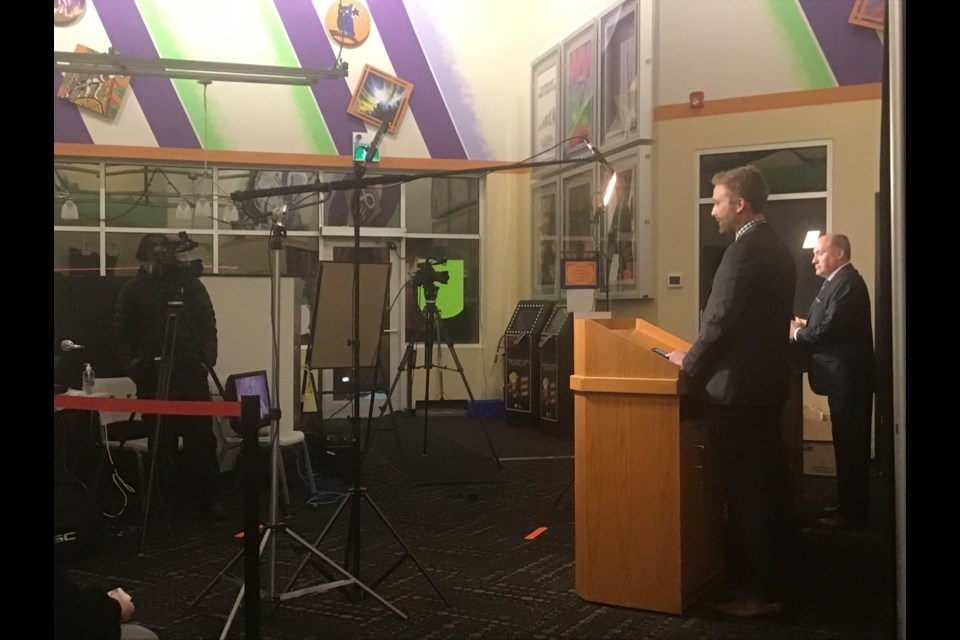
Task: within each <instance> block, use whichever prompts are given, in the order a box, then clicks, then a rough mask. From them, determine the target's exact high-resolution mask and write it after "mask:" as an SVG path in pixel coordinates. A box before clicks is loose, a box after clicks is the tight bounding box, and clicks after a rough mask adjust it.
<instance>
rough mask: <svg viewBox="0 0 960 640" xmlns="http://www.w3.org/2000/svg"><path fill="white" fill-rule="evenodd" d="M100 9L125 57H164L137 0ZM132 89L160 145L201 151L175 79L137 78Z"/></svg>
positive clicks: (120, 0)
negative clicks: (174, 85) (154, 40)
mask: <svg viewBox="0 0 960 640" xmlns="http://www.w3.org/2000/svg"><path fill="white" fill-rule="evenodd" d="M99 9H100V10H99V14H100V21H101V22H102V23H103V28H104V29H105V30H106V32H107V37H108V38H109V39H110V43H111V44H112V45H113V46H114V47H116V48H117V50H118V52H119V53H120V54H121V55H125V56H142V57H144V58H159V57H160V55H159V54H158V53H157V49H156V47H154V46H153V39H152V38H151V37H150V32H149V31H148V30H147V25H146V24H144V22H143V18H142V17H141V16H140V11H139V10H138V9H137V5H136V2H134V0H114V1H113V2H111V3H110V4H109V5H106V6H103V7H102V8H99ZM130 86H131V87H132V88H133V90H134V92H135V93H136V94H137V101H138V102H139V103H140V108H141V109H143V115H144V116H146V118H147V123H148V124H149V125H150V128H151V129H152V130H153V135H154V137H155V138H156V139H157V144H159V145H160V146H161V147H177V148H182V149H199V148H200V141H199V140H198V138H197V134H196V132H195V131H194V130H193V125H192V124H190V118H188V117H187V112H186V111H185V110H184V108H183V104H182V103H181V102H180V97H179V96H178V95H177V91H176V89H174V88H173V81H172V80H169V79H168V78H154V77H145V76H144V77H137V76H134V77H133V78H131V79H130Z"/></svg>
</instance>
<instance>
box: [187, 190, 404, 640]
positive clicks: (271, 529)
mask: <svg viewBox="0 0 960 640" xmlns="http://www.w3.org/2000/svg"><path fill="white" fill-rule="evenodd" d="M282 213H283V210H282V209H281V211H280V215H279V216H277V219H276V220H275V222H274V225H273V228H272V229H271V234H270V251H271V273H270V275H271V280H270V298H271V300H270V308H271V319H272V326H273V329H274V331H277V332H279V330H280V252H281V250H282V249H283V238H285V237H286V229H285V228H284V227H283V224H282V223H281V220H282ZM272 344H273V354H272V356H273V385H272V386H271V388H270V392H271V393H270V405H271V409H270V420H271V423H270V424H271V432H270V440H271V443H270V515H269V520H268V522H267V523H266V524H265V525H264V527H263V528H262V529H261V537H260V546H259V554H260V555H262V554H263V551H264V549H265V548H266V547H267V544H268V543H269V545H270V551H269V554H268V585H269V587H268V592H267V594H266V595H268V597H269V598H270V599H271V600H273V601H278V600H288V599H291V598H295V597H298V596H301V595H307V594H308V593H316V592H324V591H328V590H330V589H334V588H338V587H343V586H348V585H351V584H352V585H355V586H356V587H359V588H360V589H363V590H364V591H365V592H367V593H369V594H370V595H372V596H373V597H375V598H376V599H377V600H379V601H380V602H381V603H382V604H383V605H384V606H386V607H387V608H388V609H390V610H391V611H393V612H394V613H395V614H397V615H398V616H400V617H401V618H403V619H406V616H405V615H404V614H403V613H402V612H401V611H400V610H399V609H397V608H396V607H394V606H393V605H392V604H390V603H389V602H387V601H386V600H384V599H383V598H382V597H380V596H379V595H377V593H375V592H374V591H373V589H371V588H370V587H368V586H367V585H365V584H364V583H363V582H361V581H360V580H359V579H358V578H357V577H355V576H354V575H353V574H351V573H350V572H348V571H346V570H345V569H343V568H342V567H340V566H339V565H338V564H337V563H336V562H334V561H333V560H331V559H330V558H328V557H327V556H326V555H324V554H323V553H322V552H321V551H319V550H318V549H317V548H316V545H311V544H310V543H309V542H307V541H306V540H305V539H304V538H302V537H301V536H300V535H298V534H297V533H296V532H295V531H293V530H292V529H291V528H290V527H288V526H287V525H286V524H285V523H283V522H280V521H279V520H278V516H277V508H278V496H277V491H278V485H279V483H278V472H279V459H280V444H279V433H280V424H279V421H280V409H279V408H278V407H279V402H280V400H279V398H280V392H279V381H280V355H279V353H278V352H277V344H278V340H276V339H275V340H273V343H272ZM248 498H249V496H248ZM254 508H255V507H254ZM277 533H283V534H286V535H287V536H288V537H290V538H291V539H292V540H293V541H294V542H295V543H297V544H298V545H300V546H301V547H303V548H304V549H306V550H307V551H308V554H307V557H310V556H311V554H312V555H313V556H316V557H317V558H319V559H320V560H322V561H323V562H324V563H325V564H326V565H328V566H330V567H332V568H333V569H334V570H335V571H336V572H337V573H339V574H340V576H342V578H341V579H340V580H335V581H331V582H328V583H325V584H321V585H316V586H314V587H311V588H309V589H301V590H300V591H298V592H296V593H289V592H284V593H283V594H281V595H279V596H277V595H276V542H277V541H276V534H277ZM243 555H244V551H240V552H239V553H238V554H236V555H235V556H234V557H233V558H232V559H231V560H230V561H229V562H228V563H227V565H226V566H225V567H224V568H223V569H222V570H221V571H220V573H218V574H217V576H216V577H215V578H214V579H213V580H212V581H211V582H210V583H209V584H208V585H207V586H206V587H205V588H204V589H203V591H201V592H200V594H199V595H198V596H197V597H196V598H195V599H194V600H193V602H191V603H190V606H191V607H193V606H195V605H196V604H197V603H198V602H200V600H201V599H203V598H204V597H205V596H206V595H207V594H208V593H209V592H210V591H211V590H212V589H213V587H214V586H215V585H216V584H217V583H219V582H220V580H221V579H223V578H224V577H231V578H232V576H229V574H228V571H229V570H230V567H231V566H233V564H234V563H236V562H237V560H239V559H240V558H241V557H242V556H243ZM248 571H249V569H248ZM245 589H246V584H244V585H243V586H241V587H240V590H239V593H238V594H237V598H236V600H235V601H234V603H233V607H232V608H231V610H230V615H229V616H228V617H227V622H226V624H225V625H224V628H223V632H222V634H221V635H220V638H221V639H223V638H225V637H226V636H227V633H228V632H229V630H230V626H231V625H232V624H233V620H234V618H235V617H236V614H237V611H238V610H239V608H240V603H241V602H243V601H244V594H245ZM260 595H264V594H260ZM251 600H252V598H251V597H250V596H248V597H247V600H246V602H247V605H248V608H249V606H250V603H251ZM251 613H252V612H249V611H248V613H247V616H248V618H249V616H250V615H251ZM248 633H249V630H248Z"/></svg>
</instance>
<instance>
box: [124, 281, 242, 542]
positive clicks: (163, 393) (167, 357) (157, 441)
mask: <svg viewBox="0 0 960 640" xmlns="http://www.w3.org/2000/svg"><path fill="white" fill-rule="evenodd" d="M160 277H161V278H162V277H163V276H162V272H161V276H160ZM169 284H170V283H163V282H161V299H162V298H163V297H164V296H165V295H167V294H166V292H168V291H169V290H170V288H169V286H168V285H169ZM184 286H185V285H184V284H183V283H176V286H175V287H173V293H172V299H170V300H168V301H167V302H166V320H165V322H164V329H163V346H162V348H161V351H160V357H159V358H158V360H157V363H158V366H157V373H158V382H157V392H156V398H157V399H158V400H168V399H169V398H170V384H171V380H172V377H173V369H174V358H175V356H176V347H177V335H178V331H179V326H180V321H181V320H183V322H185V323H186V325H187V327H188V328H189V330H190V334H191V336H192V338H193V340H194V342H195V343H196V344H197V345H198V348H200V350H201V353H202V343H201V341H200V339H199V337H198V336H197V331H196V329H195V327H194V326H193V324H192V323H191V322H190V319H189V317H187V316H186V314H185V313H184V311H185V305H184V302H183V288H184ZM201 361H202V364H203V367H204V369H205V373H209V374H210V376H211V377H212V378H213V381H214V383H215V384H216V385H217V390H218V391H219V392H220V393H221V394H223V385H222V384H221V383H220V378H218V377H217V374H216V372H215V371H214V370H213V367H211V366H210V364H209V363H208V362H207V360H206V358H205V357H203V356H201ZM205 378H206V375H204V379H205ZM204 384H206V382H205V381H204ZM162 427H163V415H159V414H158V415H157V416H156V424H155V425H154V432H153V444H152V445H151V447H150V448H151V450H152V453H153V455H152V456H150V475H149V478H148V481H147V495H146V498H145V500H144V508H143V524H142V526H141V531H140V548H139V550H138V552H137V555H138V556H139V557H141V558H142V557H143V549H144V547H145V546H146V541H147V523H148V521H149V518H150V505H151V498H152V496H153V485H154V482H155V480H156V477H157V465H158V461H159V459H160V457H161V456H162V455H165V453H164V452H165V450H166V447H165V446H164V445H163V444H162V442H161V434H163V430H162ZM174 450H176V445H175V444H174ZM167 529H168V531H170V534H171V536H172V535H173V531H172V530H171V529H170V523H169V522H168V521H167Z"/></svg>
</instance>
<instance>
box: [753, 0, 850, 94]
mask: <svg viewBox="0 0 960 640" xmlns="http://www.w3.org/2000/svg"><path fill="white" fill-rule="evenodd" d="M767 6H768V7H770V12H771V13H772V14H773V18H774V20H776V22H777V25H778V26H779V27H780V31H781V33H782V35H783V38H784V40H785V41H786V42H787V43H788V44H789V46H790V48H791V49H792V50H793V53H794V56H795V58H796V63H797V67H796V69H795V70H796V72H797V75H798V76H799V78H800V79H802V80H803V81H805V82H806V84H807V86H806V88H807V89H827V88H830V87H835V86H837V82H836V80H835V79H834V78H833V73H832V72H831V71H830V66H829V65H828V64H827V61H826V60H825V59H824V57H823V52H821V51H820V47H819V45H818V44H817V41H816V38H815V37H814V35H813V33H812V32H811V31H810V26H809V25H808V24H807V20H806V18H805V17H804V14H803V9H801V8H800V5H799V4H798V2H797V0H767Z"/></svg>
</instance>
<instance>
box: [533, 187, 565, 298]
mask: <svg viewBox="0 0 960 640" xmlns="http://www.w3.org/2000/svg"><path fill="white" fill-rule="evenodd" d="M530 193H531V198H532V201H531V203H530V210H531V213H532V216H531V218H532V220H533V229H532V237H533V295H534V296H536V297H543V298H547V299H550V300H555V299H556V298H557V295H558V294H559V289H558V277H557V275H558V271H557V269H558V266H559V262H560V181H559V180H558V179H557V178H553V179H550V180H542V181H537V182H534V183H533V185H531V189H530Z"/></svg>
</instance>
